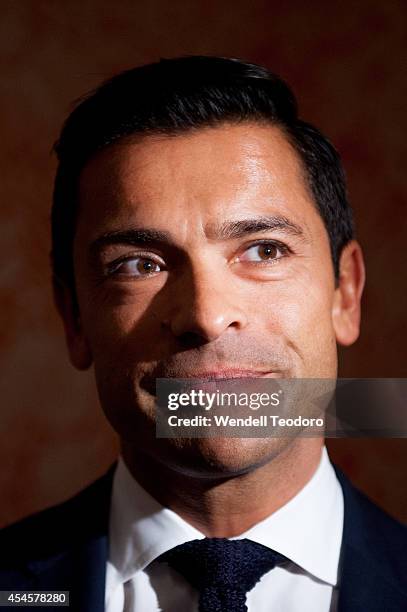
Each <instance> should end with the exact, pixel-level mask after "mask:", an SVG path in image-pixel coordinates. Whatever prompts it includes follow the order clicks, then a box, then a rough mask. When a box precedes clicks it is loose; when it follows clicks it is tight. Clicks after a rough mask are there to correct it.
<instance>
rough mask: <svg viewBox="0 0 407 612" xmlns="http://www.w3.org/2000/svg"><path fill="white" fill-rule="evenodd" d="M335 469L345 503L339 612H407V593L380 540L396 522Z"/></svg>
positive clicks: (387, 551) (382, 541)
mask: <svg viewBox="0 0 407 612" xmlns="http://www.w3.org/2000/svg"><path fill="white" fill-rule="evenodd" d="M335 469H336V472H337V476H338V479H339V481H340V483H341V486H342V490H343V494H344V504H345V506H344V508H345V515H344V530H343V540H342V550H341V561H340V584H339V599H338V612H362V611H363V612H365V610H366V611H367V610H368V611H369V612H384V611H386V610H389V611H390V610H391V611H392V612H393V611H394V612H396V611H400V612H401V610H404V609H407V601H406V593H405V592H404V589H403V587H402V584H401V583H400V582H399V581H398V580H397V577H396V575H397V573H396V571H395V568H394V567H392V566H391V564H390V563H389V560H388V553H389V550H388V549H387V548H386V547H385V544H384V539H382V538H381V531H382V530H383V531H384V533H386V531H388V529H389V526H390V527H392V524H393V521H392V519H390V518H388V517H387V516H386V515H385V514H384V513H382V512H381V511H380V510H378V509H377V508H376V507H375V506H374V505H373V504H371V503H370V502H369V501H368V500H367V499H366V498H365V497H364V496H363V495H362V494H360V493H359V492H358V491H357V490H356V489H355V488H354V487H353V486H352V485H351V484H350V483H349V481H348V480H347V478H346V477H345V476H344V475H343V474H342V473H341V472H340V471H339V470H338V469H337V468H335ZM394 524H395V522H394ZM394 552H395V553H396V551H394ZM399 556H400V555H399ZM395 560H396V562H397V557H396V558H395Z"/></svg>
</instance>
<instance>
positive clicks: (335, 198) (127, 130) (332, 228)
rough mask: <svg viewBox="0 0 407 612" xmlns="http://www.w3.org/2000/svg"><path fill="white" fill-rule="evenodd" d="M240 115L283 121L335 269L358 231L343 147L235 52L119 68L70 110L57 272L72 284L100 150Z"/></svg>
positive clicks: (275, 80)
mask: <svg viewBox="0 0 407 612" xmlns="http://www.w3.org/2000/svg"><path fill="white" fill-rule="evenodd" d="M242 121H257V122H262V123H269V124H272V125H277V126H279V127H280V128H281V129H282V130H283V131H284V133H285V134H286V136H287V138H288V139H289V141H290V142H291V144H292V146H293V147H294V148H295V150H296V151H297V153H298V154H299V156H300V158H301V160H302V163H303V167H304V176H305V179H306V181H307V183H308V185H309V187H310V191H311V193H312V195H313V198H314V200H315V204H316V207H317V210H318V211H319V214H320V215H321V217H322V219H323V221H324V224H325V227H326V230H327V232H328V236H329V240H330V246H331V253H332V261H333V267H334V272H335V276H336V277H338V272H339V257H340V254H341V251H342V248H343V247H344V246H345V245H346V244H347V242H349V240H351V239H352V237H353V233H354V229H353V219H352V210H351V207H350V205H349V203H348V199H347V195H346V185H345V177H344V172H343V168H342V165H341V162H340V159H339V155H338V153H337V152H336V150H335V149H334V147H333V146H332V145H331V143H330V142H329V141H328V140H327V139H326V138H325V137H324V136H323V135H322V134H321V132H319V131H318V130H317V129H316V128H315V127H313V126H312V125H310V124H309V123H305V122H304V121H301V120H300V119H299V118H298V113H297V103H296V99H295V97H294V94H293V93H292V91H291V90H290V88H289V87H288V86H287V84H286V83H285V82H284V81H283V80H282V79H280V78H279V77H278V76H276V75H275V74H273V73H271V72H269V71H268V70H267V69H266V68H263V67H261V66H257V65H255V64H249V63H245V62H242V61H239V60H236V59H227V58H219V57H201V56H191V57H182V58H175V59H169V60H166V59H163V60H161V61H159V62H157V63H153V64H148V65H146V66H141V67H138V68H133V69H131V70H127V71H126V72H122V73H121V74H118V75H116V76H114V77H113V78H112V79H110V80H108V81H106V82H104V83H102V84H101V85H100V87H98V88H97V89H96V90H95V91H93V92H91V93H90V94H88V95H87V96H85V97H84V98H83V99H81V100H80V101H79V103H78V104H77V106H76V108H75V109H74V110H73V112H72V113H71V114H70V115H69V117H68V118H67V120H66V122H65V124H64V126H63V129H62V132H61V135H60V138H59V140H58V141H57V142H56V144H55V147H54V149H55V152H56V154H57V157H58V160H59V165H58V169H57V174H56V179H55V188H54V196H53V207H52V252H51V258H52V264H53V271H54V274H55V276H56V277H57V278H59V279H61V280H63V281H65V282H67V283H68V285H70V286H71V287H72V288H74V287H75V283H74V272H73V262H72V246H73V239H74V234H75V224H76V208H77V205H76V204H77V185H78V179H79V176H80V173H81V171H82V169H83V167H84V165H85V164H86V162H87V161H88V160H89V159H90V158H91V157H92V156H93V155H94V154H95V153H96V152H97V151H98V150H100V149H102V148H103V147H106V146H109V145H110V144H112V143H114V142H116V141H118V140H119V139H121V138H124V137H126V136H130V135H148V134H157V133H161V134H166V135H177V134H179V133H182V132H186V131H193V130H198V129H202V128H203V127H208V126H216V125H219V124H222V123H227V122H235V123H238V122H242Z"/></svg>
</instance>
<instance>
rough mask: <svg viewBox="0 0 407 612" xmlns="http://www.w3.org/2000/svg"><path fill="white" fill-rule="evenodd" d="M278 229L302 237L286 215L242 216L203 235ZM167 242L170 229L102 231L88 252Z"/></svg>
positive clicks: (220, 237)
mask: <svg viewBox="0 0 407 612" xmlns="http://www.w3.org/2000/svg"><path fill="white" fill-rule="evenodd" d="M273 230H279V231H281V232H283V233H286V234H289V235H292V236H297V237H300V238H304V231H303V229H302V228H301V227H300V226H299V225H297V224H296V223H293V222H292V221H290V220H289V219H287V218H286V217H281V216H270V217H255V218H253V219H242V220H239V221H225V222H224V223H222V224H221V225H214V224H210V225H208V226H207V228H206V231H205V233H206V235H207V237H208V238H210V239H212V240H218V241H223V240H234V239H237V238H242V237H244V236H246V235H248V234H256V233H260V232H266V231H268V232H270V231H273ZM160 243H161V244H162V243H164V244H169V245H174V246H175V241H174V239H173V237H172V236H171V234H170V232H165V231H159V230H154V229H149V228H129V229H125V230H115V231H110V232H105V233H104V234H102V235H101V236H99V237H98V238H96V240H94V241H93V242H92V244H91V245H90V251H91V253H97V252H98V251H100V250H101V249H102V248H103V247H107V246H109V245H114V244H128V245H132V246H138V245H142V244H147V245H149V244H160Z"/></svg>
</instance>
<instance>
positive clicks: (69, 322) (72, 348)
mask: <svg viewBox="0 0 407 612" xmlns="http://www.w3.org/2000/svg"><path fill="white" fill-rule="evenodd" d="M52 285H53V293H54V302H55V306H56V308H57V310H58V312H59V314H60V316H61V318H62V321H63V325H64V329H65V339H66V344H67V347H68V351H69V357H70V361H71V363H72V365H73V366H74V367H75V368H77V369H78V370H87V369H88V368H90V366H91V365H92V361H93V359H92V353H91V350H90V347H89V343H88V341H87V339H86V337H85V335H84V333H83V330H82V326H81V321H80V314H79V311H78V307H77V305H76V302H75V300H74V297H73V294H72V289H71V288H69V287H68V286H67V285H66V283H65V282H64V281H61V280H60V279H58V278H56V277H53V280H52Z"/></svg>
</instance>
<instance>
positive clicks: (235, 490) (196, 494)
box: [122, 438, 323, 538]
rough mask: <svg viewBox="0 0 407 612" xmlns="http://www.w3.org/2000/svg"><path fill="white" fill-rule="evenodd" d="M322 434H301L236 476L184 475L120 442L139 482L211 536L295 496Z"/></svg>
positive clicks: (314, 462)
mask: <svg viewBox="0 0 407 612" xmlns="http://www.w3.org/2000/svg"><path fill="white" fill-rule="evenodd" d="M322 446H323V439H321V438H312V439H311V438H297V439H295V440H293V441H292V442H291V443H290V444H289V445H288V446H287V447H286V448H285V449H284V450H282V451H281V452H280V453H279V454H278V455H276V456H274V457H273V459H271V460H270V461H269V462H268V463H266V464H264V465H262V466H261V467H257V468H255V469H253V470H252V471H249V472H247V473H245V474H241V475H238V476H233V477H222V478H220V477H219V476H217V477H205V478H202V477H201V476H193V475H190V474H188V475H186V474H185V473H183V472H181V471H179V470H176V469H173V468H171V467H169V466H168V464H165V463H164V462H160V461H157V460H155V459H154V458H152V457H151V456H149V455H147V454H144V453H140V452H137V451H135V450H134V449H132V448H129V447H128V446H127V445H126V444H125V443H122V455H123V459H124V461H125V463H126V465H127V467H128V468H129V470H130V472H131V473H132V475H133V477H134V478H135V479H136V480H137V481H138V482H139V484H140V485H141V486H142V487H143V488H144V489H145V490H146V491H147V492H148V493H149V494H150V495H152V497H154V498H155V499H156V500H157V501H158V502H159V503H160V504H161V505H163V506H165V507H167V508H170V509H171V510H173V511H174V512H176V513H177V514H178V515H179V516H181V517H182V518H183V519H184V520H185V521H187V522H188V523H189V524H190V525H192V526H193V527H195V528H196V529H198V530H199V531H201V532H202V533H203V534H205V535H206V536H207V537H224V538H230V537H234V536H238V535H240V534H241V533H243V532H245V531H247V530H248V529H250V527H252V526H253V525H255V524H256V523H258V522H260V521H262V520H264V519H265V518H267V517H268V516H270V515H271V514H273V513H274V512H276V511H277V510H278V509H279V508H281V507H282V506H284V505H285V504H286V503H287V502H288V501H289V500H290V499H292V498H293V497H294V496H295V495H296V494H297V493H298V492H299V491H300V490H301V489H302V488H303V487H304V486H305V485H306V484H307V482H308V481H309V480H310V479H311V477H312V476H313V474H314V473H315V470H316V469H317V467H318V465H319V461H320V459H321V449H322Z"/></svg>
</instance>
